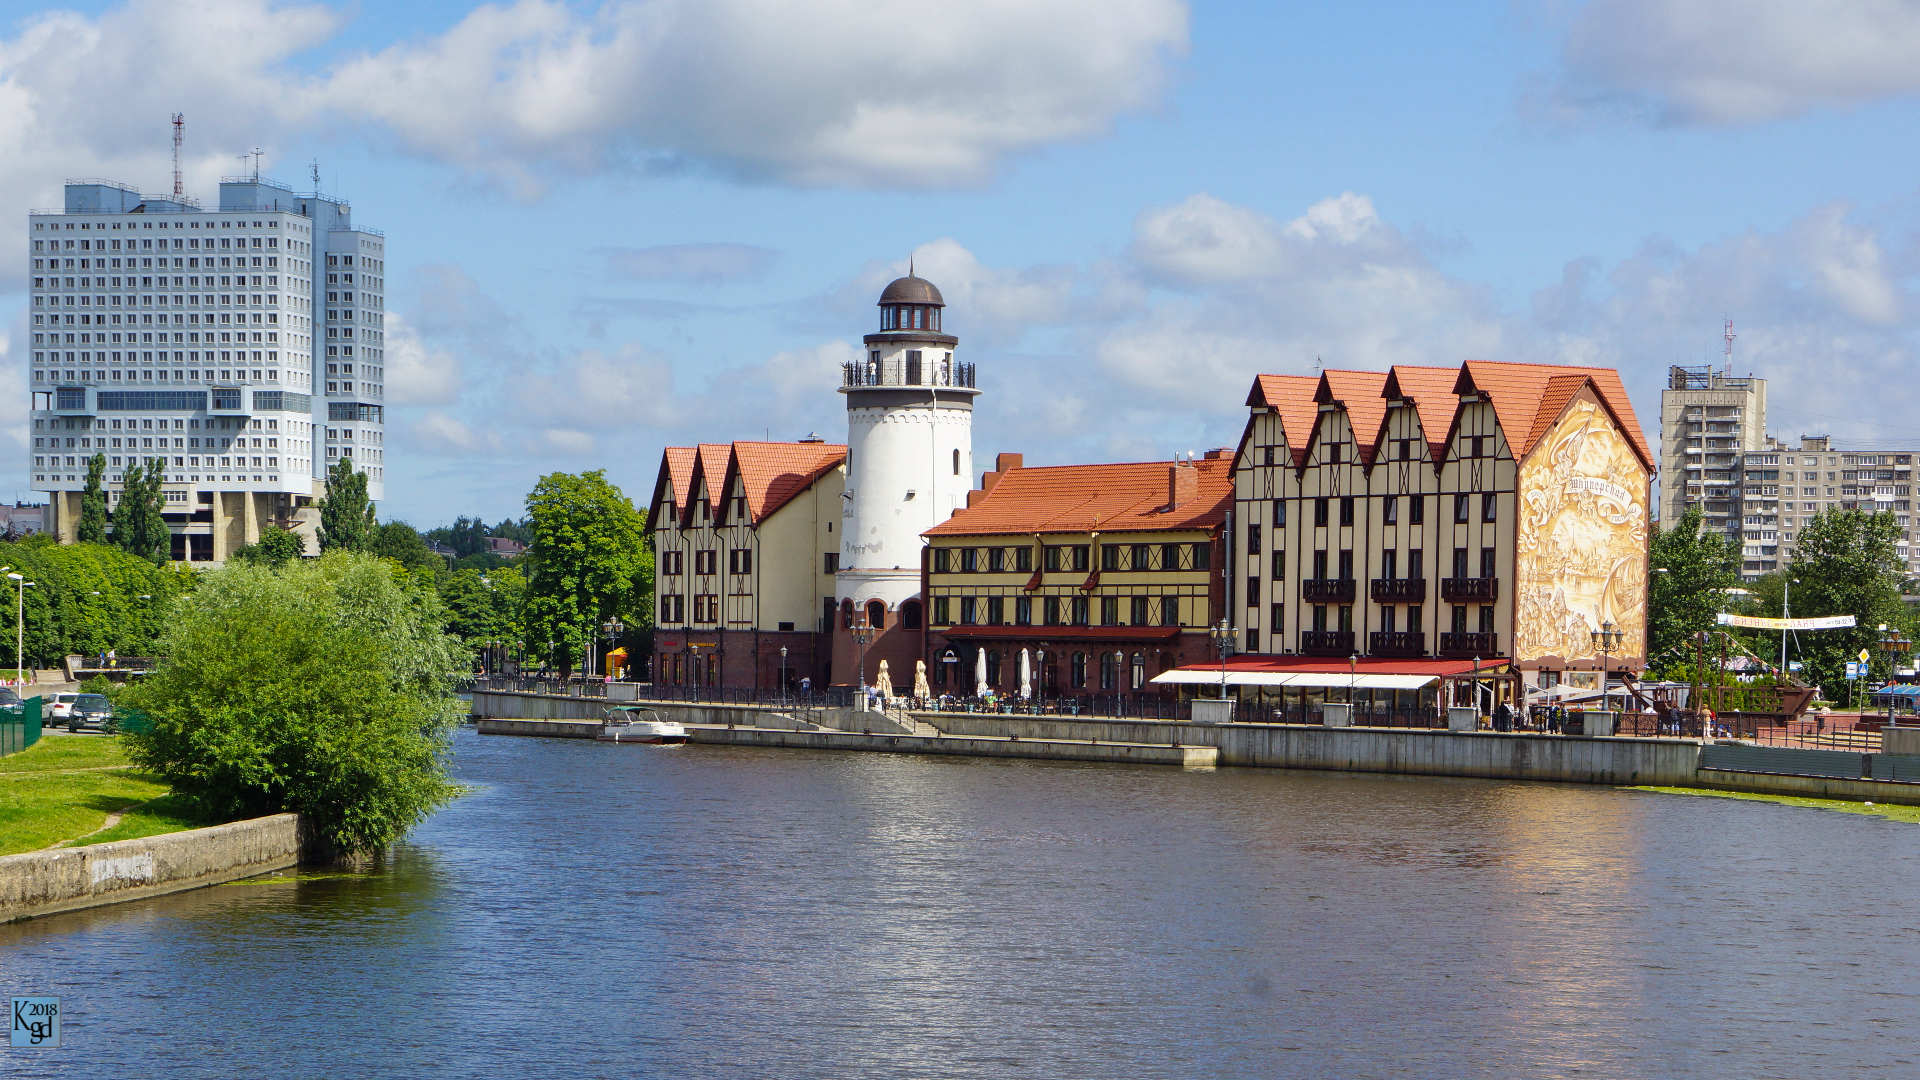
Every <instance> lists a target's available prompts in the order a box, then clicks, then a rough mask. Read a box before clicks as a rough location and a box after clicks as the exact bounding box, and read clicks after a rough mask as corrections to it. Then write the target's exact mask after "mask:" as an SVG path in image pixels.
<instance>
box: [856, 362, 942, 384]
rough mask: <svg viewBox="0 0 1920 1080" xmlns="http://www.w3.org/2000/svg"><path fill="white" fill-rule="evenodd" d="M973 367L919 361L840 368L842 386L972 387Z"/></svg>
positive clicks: (877, 363)
mask: <svg viewBox="0 0 1920 1080" xmlns="http://www.w3.org/2000/svg"><path fill="white" fill-rule="evenodd" d="M973 380H974V367H973V365H972V364H967V363H952V364H949V363H946V362H945V361H937V360H922V361H920V362H919V363H912V362H909V361H906V360H880V361H856V362H854V363H850V364H843V365H841V385H842V386H927V387H940V386H960V387H968V388H971V387H972V386H973Z"/></svg>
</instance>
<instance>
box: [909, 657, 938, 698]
mask: <svg viewBox="0 0 1920 1080" xmlns="http://www.w3.org/2000/svg"><path fill="white" fill-rule="evenodd" d="M913 696H914V697H917V698H919V699H920V700H921V701H926V700H929V699H930V698H932V697H933V687H931V686H928V685H927V662H926V661H925V660H915V661H914V662H913Z"/></svg>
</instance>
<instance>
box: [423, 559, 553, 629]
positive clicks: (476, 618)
mask: <svg viewBox="0 0 1920 1080" xmlns="http://www.w3.org/2000/svg"><path fill="white" fill-rule="evenodd" d="M435 584H436V585H437V586H438V588H439V590H440V599H441V601H442V602H443V603H445V604H446V606H447V612H448V615H449V616H450V618H449V621H448V623H447V631H448V632H449V633H452V634H455V635H457V636H458V637H459V638H460V640H462V641H464V642H466V643H467V644H468V645H478V644H480V643H481V642H486V641H509V642H520V641H524V640H525V634H524V631H523V628H522V625H521V622H520V615H521V605H522V603H524V602H525V600H526V594H527V579H526V578H525V577H524V576H523V575H522V574H521V573H520V571H519V570H517V569H511V568H509V569H504V570H485V571H481V570H455V571H453V572H452V573H448V574H444V575H442V576H441V577H440V579H439V580H437V581H436V583H435ZM543 640H544V639H543Z"/></svg>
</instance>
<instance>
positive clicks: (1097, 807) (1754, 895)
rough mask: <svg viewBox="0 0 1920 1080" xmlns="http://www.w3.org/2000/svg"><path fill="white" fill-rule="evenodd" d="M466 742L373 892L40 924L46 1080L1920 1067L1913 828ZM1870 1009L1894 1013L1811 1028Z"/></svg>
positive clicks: (1594, 793)
mask: <svg viewBox="0 0 1920 1080" xmlns="http://www.w3.org/2000/svg"><path fill="white" fill-rule="evenodd" d="M458 750H459V764H458V770H457V771H458V773H459V775H460V776H461V778H462V779H463V780H465V781H467V782H468V783H470V784H473V785H475V790H474V793H473V794H471V795H470V796H468V797H467V798H464V799H462V800H460V801H459V802H458V803H456V804H455V805H453V806H451V807H449V808H448V809H447V810H445V811H443V812H442V813H441V814H440V815H438V816H437V817H436V818H434V819H433V820H432V821H431V822H429V823H428V824H427V825H426V826H425V827H423V828H422V829H420V830H419V831H418V833H417V834H416V836H415V837H414V838H413V840H412V841H411V842H409V843H408V844H405V845H401V846H399V847H396V848H395V849H394V850H393V851H392V852H391V853H390V854H389V856H388V857H387V858H386V859H385V860H384V862H383V863H382V864H381V865H379V866H377V867H374V868H371V872H368V873H362V874H350V875H338V876H306V877H302V878H299V879H295V880H285V879H269V880H268V881H266V882H256V883H247V884H236V885H233V886H225V887H220V888H215V889H208V890H202V891H200V892H196V893H190V894H185V895H182V896H178V897H172V898H167V899H163V900H158V901H153V902H149V903H143V904H135V905H129V906H123V907H117V908H108V909H100V910H97V911H93V912H84V913H77V914H73V915H65V916H56V917H52V918H48V919H44V920H39V921H36V922H33V923H27V924H20V925H16V926H11V927H0V972H4V975H5V982H6V984H7V985H8V986H10V987H12V988H13V990H12V992H15V993H27V992H50V993H60V994H62V995H63V997H65V998H66V999H67V1018H68V1025H69V1026H68V1028H67V1032H68V1043H69V1047H70V1049H68V1050H65V1051H61V1052H60V1053H61V1054H62V1055H64V1056H62V1057H60V1058H57V1059H56V1058H50V1057H44V1058H35V1057H29V1056H18V1055H16V1056H13V1057H9V1058H6V1059H4V1060H6V1062H7V1064H8V1067H9V1071H10V1072H16V1073H18V1074H20V1075H54V1074H55V1072H56V1071H57V1072H58V1074H59V1075H63V1076H78V1075H100V1076H125V1075H181V1076H196V1075H222V1076H225V1075H282V1074H286V1073H288V1072H292V1073H294V1074H296V1075H366V1076H470V1075H486V1076H496V1075H501V1074H503V1073H504V1074H509V1075H578V1076H673V1077H722V1076H725V1077H739V1076H782V1077H866V1076H875V1077H878V1076H889V1077H891V1076H906V1075H911V1076H927V1077H944V1076H954V1077H976V1076H980V1077H985V1076H1015V1075H1026V1076H1047V1077H1053V1076H1114V1077H1159V1076H1167V1077H1175V1076H1178V1077H1194V1076H1207V1077H1214V1076H1258V1077H1270V1076H1315V1077H1318V1076H1389V1075H1411V1076H1442V1077H1446V1076H1460V1077H1469V1076H1471V1077H1481V1076H1501V1077H1504V1076H1513V1077H1521V1076H1526V1077H1533V1076H1552V1075H1572V1074H1574V1073H1576V1072H1578V1073H1579V1074H1580V1075H1583V1076H1622V1077H1644V1076H1655V1075H1658V1076H1729V1075H1740V1076H1747V1075H1756V1076H1757V1075H1807V1074H1808V1073H1810V1072H1811V1071H1813V1070H1815V1069H1818V1070H1820V1071H1822V1072H1825V1073H1828V1074H1846V1073H1849V1072H1851V1071H1860V1070H1863V1069H1864V1068H1866V1067H1868V1066H1869V1065H1870V1064H1871V1065H1872V1066H1873V1067H1876V1068H1878V1067H1886V1066H1888V1065H1894V1066H1895V1067H1896V1069H1897V1068H1898V1062H1899V1061H1900V1059H1902V1058H1906V1057H1910V1056H1911V1052H1910V1047H1911V1046H1912V1045H1913V1044H1914V1039H1913V1036H1914V1034H1915V1030H1914V1029H1915V1020H1914V1019H1913V1017H1914V1016H1915V1015H1916V1010H1915V1009H1914V1008H1912V1005H1913V1001H1912V998H1911V996H1910V995H1911V992H1912V991H1911V985H1910V982H1911V980H1909V979H1908V978H1907V977H1906V976H1905V975H1904V974H1903V972H1904V971H1905V970H1906V967H1907V965H1909V964H1910V963H1911V962H1912V960H1913V959H1914V953H1915V952H1916V949H1917V948H1920V947H1917V946H1916V945H1915V944H1914V939H1915V937H1916V935H1915V933H1914V931H1913V929H1912V927H1913V926H1914V922H1915V912H1914V906H1913V902H1912V901H1911V900H1908V899H1906V898H1905V896H1904V894H1903V893H1902V891H1901V890H1900V889H1899V883H1901V882H1902V881H1904V880H1909V879H1910V878H1909V877H1908V875H1910V874H1911V872H1912V870H1913V869H1914V866H1915V857H1916V853H1920V830H1916V829H1914V828H1913V827H1912V826H1905V825H1900V824H1896V823H1892V822H1887V821H1884V820H1881V819H1877V818H1863V817H1852V816H1842V815H1835V814H1822V813H1819V812H1815V811H1807V810H1795V809H1790V808H1782V807H1772V806H1765V805H1756V804H1750V803H1730V802H1725V801H1722V800H1711V799H1682V798H1668V797H1661V796H1655V795H1645V794H1638V793H1631V792H1616V791H1610V790H1604V789H1588V788H1579V787H1571V786H1570V787H1550V786H1528V785H1516V784H1500V783H1492V782H1481V781H1466V780H1446V779H1432V778H1413V777H1378V776H1350V775H1339V774H1315V773H1287V772H1279V771H1267V770H1237V769H1221V770H1217V771H1213V772H1197V771H1196V772H1181V771H1178V770H1168V769H1156V768H1147V767H1139V768H1126V767H1106V766H1083V765H1072V764H1062V763H1046V762H1015V761H968V760H961V759H941V758H926V759H916V758H905V757H887V756H881V755H868V754H821V753H808V752H785V751H750V750H728V749H721V748H703V747H685V748H679V749H661V748H645V747H615V746H602V745H598V744H592V743H578V742H546V741H538V740H523V739H507V738H487V739H482V738H479V737H478V736H475V735H473V734H472V733H471V732H463V733H462V735H461V737H460V740H459V743H458ZM1863 897H1870V898H1873V899H1872V901H1871V902H1867V903H1863V902H1862V900H1861V898H1863ZM1835 1000H1842V1001H1847V1002H1854V1003H1872V1004H1862V1005H1859V1006H1858V1007H1852V1008H1826V1009H1823V1010H1822V1011H1821V1012H1820V1014H1819V1022H1818V1023H1806V1022H1802V1021H1803V1020H1804V1017H1805V1012H1806V1008H1805V1003H1808V1002H1831V1001H1835ZM1882 1002H1887V1003H1889V1004H1878V1003H1882ZM1878 1014H1884V1015H1878ZM289 1061H297V1062H299V1063H300V1065H299V1066H298V1067H294V1068H290V1067H289V1066H288V1062H289ZM1909 1064H1910V1062H1909ZM56 1066H57V1069H56ZM35 1070H39V1071H38V1072H36V1071H35Z"/></svg>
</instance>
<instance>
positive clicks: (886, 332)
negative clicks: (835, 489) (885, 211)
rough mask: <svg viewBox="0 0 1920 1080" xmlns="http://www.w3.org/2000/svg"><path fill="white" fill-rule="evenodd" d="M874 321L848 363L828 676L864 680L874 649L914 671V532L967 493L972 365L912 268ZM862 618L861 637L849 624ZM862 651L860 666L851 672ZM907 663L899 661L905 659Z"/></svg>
mask: <svg viewBox="0 0 1920 1080" xmlns="http://www.w3.org/2000/svg"><path fill="white" fill-rule="evenodd" d="M879 307H880V330H879V332H878V333H873V334H868V335H867V336H866V339H865V344H866V347H867V357H866V359H865V360H864V361H858V362H855V363H851V364H848V365H847V368H846V371H845V373H844V377H843V378H842V379H841V387H840V392H841V393H843V394H845V395H846V396H847V488H846V490H845V492H844V493H843V495H844V502H845V506H844V507H843V508H842V510H841V515H840V517H841V529H840V552H839V572H838V574H837V575H836V582H837V587H838V588H837V591H838V592H839V601H840V615H841V618H840V620H839V625H838V626H837V627H836V631H837V632H836V633H835V635H834V651H833V671H834V680H835V681H836V682H848V683H858V684H866V683H870V682H871V681H872V680H873V679H874V678H875V677H876V676H877V672H878V665H879V661H880V660H881V659H886V660H889V661H890V662H891V664H892V668H891V671H890V675H891V676H892V677H896V678H899V679H903V680H906V681H909V682H910V681H911V678H912V674H911V673H912V670H913V668H912V665H913V662H914V661H915V660H916V659H917V658H918V657H919V656H920V651H919V641H918V640H917V638H918V636H919V632H920V631H921V629H922V628H923V627H924V625H925V622H924V617H925V608H926V605H925V601H924V598H923V597H921V595H920V593H921V580H922V578H921V575H922V572H923V568H922V566H921V561H922V558H923V552H924V551H925V550H926V546H927V543H926V539H925V538H924V537H923V536H922V535H921V534H922V533H924V532H926V531H927V530H928V529H931V528H932V527H934V526H935V525H938V524H939V523H940V522H942V521H945V520H946V519H947V518H949V517H951V516H952V515H953V512H954V511H955V510H958V509H960V508H961V507H963V506H965V505H966V503H967V498H968V495H967V492H968V490H969V489H971V488H972V487H973V399H974V398H975V397H976V396H978V394H979V393H980V391H978V390H977V389H975V388H974V385H973V383H974V374H973V365H972V364H965V363H960V362H958V361H956V360H954V358H953V353H954V349H955V348H956V347H957V346H958V345H959V343H960V339H958V338H956V337H954V336H953V335H951V334H947V333H945V332H943V331H942V329H941V313H942V312H943V311H944V310H945V307H946V301H945V300H943V299H942V298H941V296H940V290H939V289H937V288H935V287H934V285H933V283H932V282H930V281H927V280H925V279H924V278H919V277H914V276H912V275H909V276H907V277H903V278H900V279H898V280H896V281H894V282H893V283H892V284H890V285H888V286H887V287H886V289H885V290H884V291H882V292H881V294H880V303H879ZM857 628H864V629H866V630H867V631H870V635H869V636H870V640H869V641H868V642H867V644H866V645H865V647H864V648H862V647H861V646H860V643H859V642H857V641H855V640H854V639H853V637H852V635H851V633H850V632H851V631H852V630H854V629H857ZM863 653H864V656H865V660H864V664H865V669H864V670H861V671H858V672H857V673H856V674H855V677H853V678H848V677H845V676H843V674H842V673H855V670H856V668H857V667H858V666H859V665H860V664H861V657H862V654H863ZM903 665H904V666H903Z"/></svg>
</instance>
